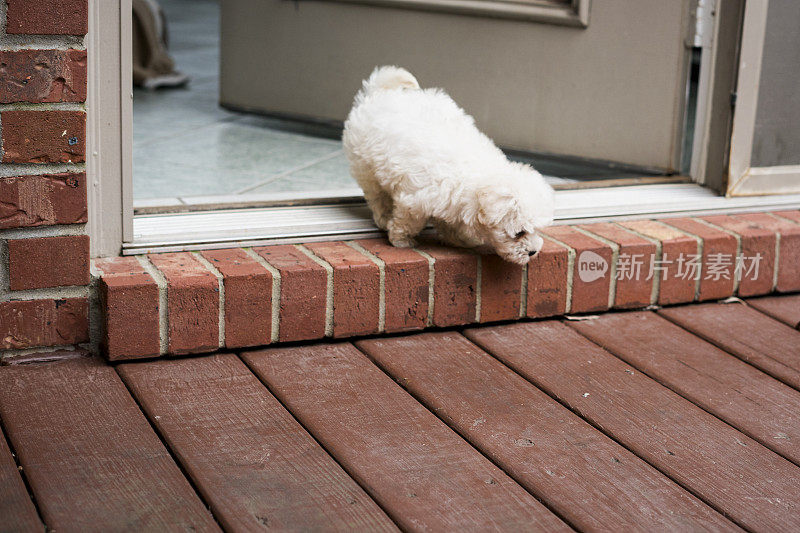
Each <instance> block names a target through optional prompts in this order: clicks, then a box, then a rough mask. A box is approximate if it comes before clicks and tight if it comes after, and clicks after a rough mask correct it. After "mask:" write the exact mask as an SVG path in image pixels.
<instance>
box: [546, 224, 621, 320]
mask: <svg viewBox="0 0 800 533" xmlns="http://www.w3.org/2000/svg"><path fill="white" fill-rule="evenodd" d="M543 233H545V234H546V235H549V236H551V237H553V238H554V239H557V240H558V241H560V242H563V243H564V244H566V245H567V246H569V247H570V248H572V249H573V250H575V266H574V271H573V276H572V305H571V307H570V312H571V313H593V312H596V311H604V310H606V309H608V295H609V291H610V288H611V261H612V258H613V250H612V249H611V247H610V246H609V245H607V244H605V243H603V242H601V241H599V240H597V239H593V238H592V237H589V236H587V235H584V234H583V233H581V232H580V231H578V230H576V229H574V228H571V227H569V226H551V227H549V228H546V229H544V230H543ZM594 254H596V256H599V257H600V259H598V260H597V261H596V262H598V263H602V261H605V263H606V271H605V272H604V273H603V274H602V275H599V276H597V277H594V276H593V275H592V274H593V271H591V270H587V264H589V263H594V262H595V259H597V257H596V256H595V255H594ZM581 269H583V270H584V279H585V281H584V279H581ZM592 278H594V279H592Z"/></svg>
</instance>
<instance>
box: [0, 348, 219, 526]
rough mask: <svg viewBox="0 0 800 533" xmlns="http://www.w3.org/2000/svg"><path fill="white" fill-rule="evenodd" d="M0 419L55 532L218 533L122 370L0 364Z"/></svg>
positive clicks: (95, 364) (88, 364)
mask: <svg viewBox="0 0 800 533" xmlns="http://www.w3.org/2000/svg"><path fill="white" fill-rule="evenodd" d="M0 416H1V417H2V420H3V423H4V424H5V427H6V431H7V432H8V438H9V440H10V442H12V443H13V445H14V448H15V450H16V451H17V455H18V457H19V460H20V464H21V465H22V467H23V468H24V471H25V475H26V476H27V479H28V482H29V483H30V486H31V489H32V491H33V493H34V495H35V497H36V500H37V502H38V505H39V510H40V512H41V514H42V518H43V520H44V521H45V523H46V524H47V526H48V528H49V529H55V530H56V531H59V532H61V531H90V530H91V531H142V530H151V531H174V530H179V529H180V530H186V529H190V528H193V529H194V530H195V531H218V530H219V528H218V527H217V525H216V523H215V522H214V519H213V518H212V517H211V514H210V513H209V512H208V510H207V509H206V508H205V506H204V505H203V503H202V501H201V500H200V498H198V496H197V494H196V493H195V492H194V490H192V487H191V485H190V484H189V482H188V481H187V480H186V478H185V477H183V474H181V471H180V469H179V468H178V466H177V465H176V464H175V462H174V461H173V460H172V457H170V455H169V453H168V452H167V450H166V449H165V448H164V446H163V444H162V443H161V441H160V440H159V439H158V436H157V435H156V434H155V432H154V431H153V429H152V428H151V427H150V424H149V423H148V422H147V419H146V418H145V417H144V415H143V414H142V412H141V411H139V408H138V407H137V406H136V403H135V402H134V400H133V398H131V396H130V394H129V393H128V391H127V389H126V388H125V385H124V384H123V383H122V381H120V379H119V377H118V376H117V374H116V372H114V369H113V368H111V367H109V366H107V365H106V364H105V363H103V362H101V361H100V360H98V359H90V358H79V359H69V360H65V361H61V362H54V363H42V364H32V365H20V366H6V367H0Z"/></svg>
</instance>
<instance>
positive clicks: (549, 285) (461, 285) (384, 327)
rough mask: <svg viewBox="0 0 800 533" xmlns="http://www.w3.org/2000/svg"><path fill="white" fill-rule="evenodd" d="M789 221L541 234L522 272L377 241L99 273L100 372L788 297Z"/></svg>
mask: <svg viewBox="0 0 800 533" xmlns="http://www.w3.org/2000/svg"><path fill="white" fill-rule="evenodd" d="M799 215H800V211H788V212H778V213H753V214H742V215H718V216H708V217H696V218H672V219H663V220H636V221H624V222H619V223H610V222H606V223H595V224H585V225H575V226H553V227H551V228H547V229H546V230H545V231H544V234H545V235H544V237H545V245H544V248H543V249H542V251H541V252H540V253H539V254H538V255H537V256H535V257H533V258H532V259H531V261H530V262H529V263H528V264H527V265H525V266H524V267H523V266H519V265H514V264H511V263H506V262H504V261H502V260H501V259H500V258H498V257H497V256H493V255H478V254H475V253H472V252H470V251H467V250H459V249H454V248H447V247H444V246H439V245H436V244H433V243H426V244H424V245H422V246H419V247H417V248H414V249H400V248H394V247H392V246H391V245H390V244H389V243H388V242H386V241H385V240H381V239H371V240H357V241H348V242H342V241H337V242H325V243H308V244H305V245H277V246H265V247H254V248H233V249H224V250H204V251H200V252H177V253H165V254H151V255H148V256H136V257H117V258H108V259H98V260H95V261H94V264H93V269H92V270H93V276H94V277H95V278H97V282H98V287H99V290H100V296H101V298H100V300H101V306H102V316H103V323H104V334H103V343H102V344H103V348H104V351H105V353H106V355H107V357H108V358H109V359H111V360H120V359H136V358H145V357H155V356H159V355H169V354H189V353H201V352H212V351H215V350H217V349H220V348H229V349H231V348H244V347H253V346H262V345H266V344H271V343H276V342H292V341H307V340H315V339H321V338H324V337H334V338H345V337H353V336H362V335H371V334H378V333H397V332H403V331H413V330H421V329H424V328H427V327H450V326H461V325H466V324H472V323H485V322H497V321H507V320H517V319H522V318H543V317H550V316H558V315H563V314H567V313H596V312H600V311H605V310H608V309H612V308H615V309H635V308H642V307H646V306H648V305H671V304H679V303H688V302H692V301H707V300H717V299H721V298H726V297H729V296H734V295H739V296H756V295H761V294H768V293H771V292H792V291H800V267H798V265H800V216H799Z"/></svg>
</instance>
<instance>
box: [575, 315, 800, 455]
mask: <svg viewBox="0 0 800 533" xmlns="http://www.w3.org/2000/svg"><path fill="white" fill-rule="evenodd" d="M567 324H568V325H569V326H571V327H572V328H574V329H576V330H577V331H578V332H580V333H581V334H582V335H584V336H585V337H587V338H589V339H591V340H592V341H594V342H596V343H597V344H599V345H600V346H602V347H603V348H605V349H606V350H608V351H610V352H611V353H613V354H615V355H617V356H618V357H619V358H620V359H622V360H623V361H625V362H626V363H628V364H630V365H632V366H635V367H636V368H637V369H638V370H640V371H641V372H644V373H646V374H647V375H648V376H650V377H651V378H653V379H655V380H657V381H658V382H659V383H661V384H662V385H665V386H667V387H669V388H670V389H672V390H674V391H675V392H677V393H678V394H680V395H681V396H683V397H684V398H686V399H688V400H690V401H691V402H693V403H695V404H696V405H699V406H700V407H702V408H703V409H705V410H706V411H709V412H711V413H714V414H715V415H717V416H718V417H719V418H721V419H722V420H725V421H726V422H728V423H729V424H730V425H732V426H733V427H735V428H737V429H738V430H739V431H741V432H742V433H744V434H746V435H749V436H750V437H752V438H753V439H755V440H757V441H758V442H760V443H761V444H763V445H764V446H766V447H767V448H770V449H772V450H774V451H776V452H778V453H779V454H781V455H783V456H784V457H786V458H787V459H789V460H791V461H793V462H794V463H795V464H800V392H797V391H796V390H794V389H792V388H791V387H789V386H787V385H784V384H783V383H781V382H780V381H778V380H776V379H774V378H771V377H770V376H768V375H766V374H764V373H763V372H761V371H760V370H758V369H756V368H754V367H752V366H750V365H748V364H747V363H745V362H743V361H740V360H739V359H737V358H735V357H733V356H732V355H730V354H728V353H726V352H723V351H722V350H720V349H719V348H716V347H715V346H714V345H712V344H709V343H707V342H706V341H704V340H702V339H700V338H699V337H695V336H694V335H692V334H691V333H689V332H688V331H686V330H684V329H682V328H681V327H679V326H676V325H675V324H673V323H671V322H669V321H668V320H666V319H664V318H662V317H660V316H658V315H656V314H655V313H651V312H646V311H645V312H638V313H618V314H605V315H601V316H600V317H599V318H597V319H596V320H584V321H580V322H567Z"/></svg>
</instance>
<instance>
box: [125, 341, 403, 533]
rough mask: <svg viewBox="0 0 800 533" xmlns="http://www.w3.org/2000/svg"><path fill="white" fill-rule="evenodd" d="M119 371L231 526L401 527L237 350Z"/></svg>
mask: <svg viewBox="0 0 800 533" xmlns="http://www.w3.org/2000/svg"><path fill="white" fill-rule="evenodd" d="M117 371H118V372H119V374H120V375H121V376H122V378H123V379H124V380H125V382H126V383H127V384H128V386H129V387H130V389H131V391H132V392H133V394H134V395H135V396H136V398H137V399H138V401H139V403H140V404H141V405H142V407H143V409H144V410H145V412H146V413H147V416H148V417H149V418H150V420H152V421H153V422H154V424H155V425H156V427H157V428H158V430H159V432H160V433H161V434H162V435H163V436H164V439H165V440H166V442H167V444H168V445H169V447H170V448H171V449H172V451H173V453H174V454H175V456H176V457H177V458H178V459H179V460H180V461H181V463H182V464H183V466H184V469H185V470H186V472H187V473H188V474H189V475H190V476H191V477H192V479H193V480H194V482H195V485H196V486H197V488H198V490H199V491H200V492H201V493H202V494H203V497H204V499H205V500H206V501H207V502H208V503H209V505H210V506H211V509H212V511H213V513H214V515H215V516H216V517H217V519H218V520H219V521H220V523H221V525H222V526H223V527H224V528H225V529H226V530H228V531H247V530H253V529H267V528H268V529H280V530H294V531H314V530H326V531H353V530H370V531H396V530H397V528H396V527H395V526H394V524H393V523H392V521H391V520H389V518H388V517H387V516H386V515H385V514H384V513H383V511H381V510H380V508H379V507H378V506H377V505H376V504H375V502H373V501H372V500H371V499H370V497H369V496H367V495H366V494H365V493H364V491H363V490H362V489H361V488H360V487H359V486H358V485H357V484H356V483H355V482H354V481H353V480H352V479H351V478H350V477H349V476H348V475H347V474H346V473H345V472H344V470H342V468H341V467H340V466H339V465H338V464H336V461H334V460H333V459H332V458H331V457H330V456H329V455H328V454H327V453H326V452H325V451H324V450H323V449H322V448H321V447H320V446H319V444H317V443H316V442H315V441H314V439H313V438H311V436H310V435H309V434H308V433H307V432H306V431H305V430H304V429H303V428H302V427H301V426H300V424H298V423H297V421H296V420H294V418H292V415H291V414H289V413H288V412H287V411H286V409H284V408H283V406H281V404H280V403H279V402H278V400H276V399H275V397H274V396H272V394H270V393H269V391H268V390H267V389H266V387H264V385H262V384H261V382H259V381H258V378H256V377H255V376H254V375H253V374H252V373H251V372H250V371H249V370H248V369H247V367H246V366H245V365H244V363H242V362H241V361H240V360H239V359H238V358H237V357H236V356H235V355H233V354H224V355H215V356H211V357H202V358H193V359H180V360H171V361H154V362H148V363H131V364H124V365H121V366H119V367H117Z"/></svg>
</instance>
